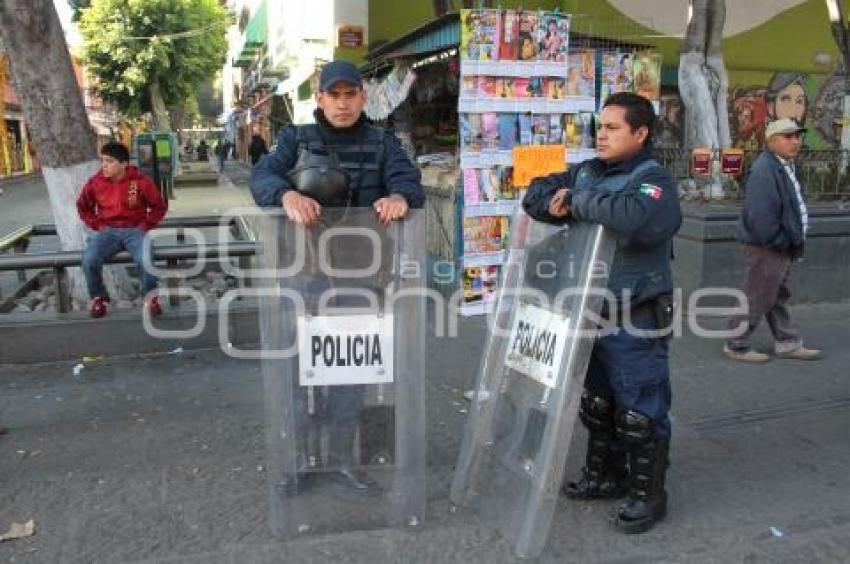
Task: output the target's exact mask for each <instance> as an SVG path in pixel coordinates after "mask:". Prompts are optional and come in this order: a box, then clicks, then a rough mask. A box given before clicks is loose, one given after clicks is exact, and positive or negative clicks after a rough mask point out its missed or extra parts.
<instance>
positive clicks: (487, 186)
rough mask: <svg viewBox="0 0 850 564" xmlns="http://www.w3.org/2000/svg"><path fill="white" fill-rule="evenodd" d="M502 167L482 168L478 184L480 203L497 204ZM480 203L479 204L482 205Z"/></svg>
mask: <svg viewBox="0 0 850 564" xmlns="http://www.w3.org/2000/svg"><path fill="white" fill-rule="evenodd" d="M499 170H500V167H491V168H482V169H481V170H480V171H479V172H480V174H479V176H478V182H479V186H480V188H479V191H480V195H481V198H482V199H481V200H480V202H495V201H496V200H498V199H499V185H500V184H501V179H500V177H499V174H500V172H499ZM480 202H479V203H480Z"/></svg>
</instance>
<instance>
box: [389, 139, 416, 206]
mask: <svg viewBox="0 0 850 564" xmlns="http://www.w3.org/2000/svg"><path fill="white" fill-rule="evenodd" d="M384 186H386V189H387V193H389V194H399V195H401V196H403V197H404V199H405V200H407V205H408V206H410V207H411V208H421V207H422V206H424V205H425V192H424V191H423V190H422V174H421V173H420V172H419V169H418V168H416V167H415V166H413V163H411V162H410V159H409V158H408V156H407V152H405V150H404V148H403V147H402V146H401V143H400V142H399V140H398V138H397V137H396V136H395V135H393V134H392V133H390V132H389V131H386V132H384Z"/></svg>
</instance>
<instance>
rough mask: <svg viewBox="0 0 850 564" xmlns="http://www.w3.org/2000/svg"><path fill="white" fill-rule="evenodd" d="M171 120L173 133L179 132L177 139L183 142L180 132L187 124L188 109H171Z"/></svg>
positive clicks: (181, 106)
mask: <svg viewBox="0 0 850 564" xmlns="http://www.w3.org/2000/svg"><path fill="white" fill-rule="evenodd" d="M168 114H169V117H170V120H171V131H176V132H177V139H179V140H181V141H182V140H183V138H182V136H181V135H180V131H181V130H182V129H183V126H184V125H185V124H186V107H185V106H183V105H180V106H177V107H175V108H171V111H170V112H168Z"/></svg>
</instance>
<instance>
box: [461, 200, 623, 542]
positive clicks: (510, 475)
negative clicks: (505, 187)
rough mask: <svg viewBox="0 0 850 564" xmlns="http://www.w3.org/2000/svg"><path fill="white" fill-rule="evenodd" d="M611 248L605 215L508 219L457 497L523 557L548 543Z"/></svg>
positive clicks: (603, 297)
mask: <svg viewBox="0 0 850 564" xmlns="http://www.w3.org/2000/svg"><path fill="white" fill-rule="evenodd" d="M613 254H614V242H613V241H612V240H611V239H609V237H608V236H606V234H605V231H604V229H603V228H602V227H601V226H599V225H595V224H590V223H582V222H574V223H569V224H568V225H565V226H561V227H555V226H552V225H548V224H544V223H540V222H537V221H534V220H533V219H531V218H530V217H529V216H527V215H526V214H525V213H524V212H523V211H522V210H519V211H518V212H517V215H516V217H515V218H514V221H513V223H512V233H511V239H510V248H509V251H508V256H507V260H506V263H505V265H504V266H503V269H504V271H503V276H502V279H503V284H502V288H501V289H500V293H499V296H498V299H497V302H496V307H495V310H494V313H493V314H492V315H491V316H490V319H489V327H488V337H487V341H486V345H485V349H484V355H483V357H482V361H481V366H480V370H479V374H478V380H477V385H476V392H477V393H476V394H474V396H473V399H472V407H471V409H470V414H469V419H468V420H467V424H466V430H465V434H464V437H463V442H462V444H461V452H460V456H459V459H458V464H457V468H456V470H455V475H454V478H453V481H452V487H451V500H452V503H453V504H455V506H468V507H470V508H472V509H473V510H475V511H476V512H477V513H478V514H480V515H481V516H482V518H484V520H485V521H487V522H490V523H491V524H493V525H494V526H496V527H497V528H498V529H499V530H500V531H501V532H502V534H503V536H504V537H505V538H506V539H508V540H509V541H510V542H512V543H513V544H514V547H515V552H516V555H517V556H520V557H535V556H537V555H539V554H540V553H541V552H542V551H543V548H544V546H545V544H546V539H547V536H548V533H549V528H550V525H551V521H552V517H553V514H554V511H555V505H556V502H557V499H558V495H559V490H560V485H561V480H562V479H563V473H564V462H565V460H566V456H567V451H568V449H569V444H570V440H571V438H572V431H573V427H574V424H575V420H576V415H577V412H578V405H579V400H580V398H581V391H582V386H583V382H584V376H585V373H586V371H587V365H588V362H589V360H590V352H591V349H592V346H593V339H594V337H595V335H596V334H597V328H598V324H597V322H598V320H599V319H598V312H599V308H600V307H601V305H602V303H603V300H604V299H605V295H606V290H605V288H606V286H607V280H608V266H609V265H610V262H611V260H612V257H613Z"/></svg>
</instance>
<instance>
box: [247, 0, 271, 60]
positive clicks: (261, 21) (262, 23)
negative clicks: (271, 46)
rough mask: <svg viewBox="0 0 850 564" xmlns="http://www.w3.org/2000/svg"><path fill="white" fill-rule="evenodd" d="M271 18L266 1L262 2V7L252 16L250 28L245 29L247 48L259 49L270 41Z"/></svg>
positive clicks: (249, 23)
mask: <svg viewBox="0 0 850 564" xmlns="http://www.w3.org/2000/svg"><path fill="white" fill-rule="evenodd" d="M268 20H269V17H268V10H267V9H266V0H263V1H262V2H260V7H259V8H257V11H256V12H254V15H253V16H251V20H250V21H249V22H248V26H247V27H246V28H245V47H251V48H254V49H257V48H259V47H262V46H263V45H265V44H266V41H268V34H269V21H268Z"/></svg>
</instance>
